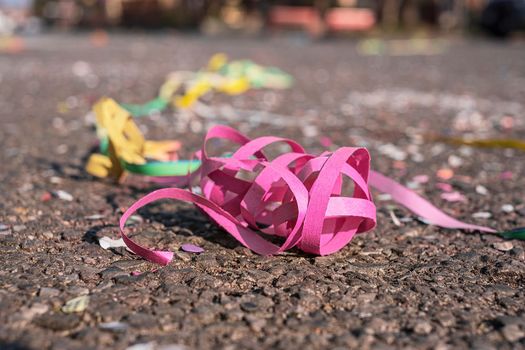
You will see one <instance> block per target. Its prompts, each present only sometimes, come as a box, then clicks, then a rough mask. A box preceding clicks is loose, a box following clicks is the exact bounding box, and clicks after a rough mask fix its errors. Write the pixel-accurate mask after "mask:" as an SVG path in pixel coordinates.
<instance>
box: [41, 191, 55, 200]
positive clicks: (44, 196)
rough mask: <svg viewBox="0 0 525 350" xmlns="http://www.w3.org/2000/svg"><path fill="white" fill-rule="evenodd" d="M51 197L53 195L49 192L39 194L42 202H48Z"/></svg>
mask: <svg viewBox="0 0 525 350" xmlns="http://www.w3.org/2000/svg"><path fill="white" fill-rule="evenodd" d="M52 198H53V195H52V194H51V193H49V192H44V193H43V194H42V195H41V196H40V200H41V201H42V202H48V201H50V200H51V199H52Z"/></svg>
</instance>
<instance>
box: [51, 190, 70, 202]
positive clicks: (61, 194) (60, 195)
mask: <svg viewBox="0 0 525 350" xmlns="http://www.w3.org/2000/svg"><path fill="white" fill-rule="evenodd" d="M54 194H55V196H57V197H58V198H59V199H62V200H64V201H67V202H71V201H72V200H73V199H74V198H73V196H72V195H71V194H70V193H68V192H66V191H62V190H58V191H55V192H54Z"/></svg>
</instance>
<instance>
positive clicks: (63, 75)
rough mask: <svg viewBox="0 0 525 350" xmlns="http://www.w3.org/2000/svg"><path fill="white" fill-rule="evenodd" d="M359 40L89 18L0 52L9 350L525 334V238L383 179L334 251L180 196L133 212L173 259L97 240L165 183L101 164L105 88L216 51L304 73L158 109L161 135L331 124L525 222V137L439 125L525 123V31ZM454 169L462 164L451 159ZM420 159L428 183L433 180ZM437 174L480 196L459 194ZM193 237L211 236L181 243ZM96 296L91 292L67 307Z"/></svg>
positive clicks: (477, 203)
mask: <svg viewBox="0 0 525 350" xmlns="http://www.w3.org/2000/svg"><path fill="white" fill-rule="evenodd" d="M356 44H357V43H356V42H355V41H347V40H328V41H324V42H310V41H309V40H307V39H305V38H303V37H301V36H296V35H287V36H284V37H281V38H275V39H274V38H264V39H260V40H254V39H246V38H227V39H226V38H212V39H210V38H200V37H197V36H190V35H187V36H183V35H176V34H157V35H151V36H150V35H141V34H135V35H124V34H120V35H111V36H110V39H109V46H107V47H95V46H93V45H92V44H91V42H90V40H89V37H88V36H87V35H80V34H79V35H75V36H71V35H67V36H66V35H60V34H55V35H46V36H42V37H35V38H30V39H27V40H26V50H25V51H24V52H22V53H19V54H16V55H0V80H1V84H0V120H1V123H2V124H1V128H0V146H1V148H0V164H1V171H0V191H1V193H2V201H1V202H0V266H1V267H0V348H2V349H77V348H78V349H107V348H115V349H125V348H128V347H130V346H132V345H135V348H134V349H135V350H136V349H183V348H189V349H192V348H193V349H210V348H224V349H254V348H276V349H298V348H302V349H327V348H332V349H346V348H359V349H391V348H405V349H465V348H471V349H519V348H525V309H524V304H523V301H524V300H525V292H524V286H525V251H524V248H525V244H524V243H523V242H519V241H503V240H502V239H500V238H498V237H496V236H493V235H489V234H479V233H468V232H461V231H457V230H442V229H438V228H435V227H433V226H428V225H426V224H424V223H422V222H420V221H418V220H417V218H415V217H414V216H412V215H411V214H410V213H409V212H407V211H406V210H404V209H402V208H399V207H397V206H395V205H394V204H393V203H391V202H390V201H388V200H385V199H387V198H385V197H384V196H377V194H376V203H377V206H378V208H379V209H378V226H377V228H376V229H375V230H374V231H372V232H369V233H366V234H362V235H359V236H358V237H356V238H355V239H354V240H353V241H352V242H351V243H350V244H349V245H348V247H346V248H345V249H343V250H342V251H341V252H339V253H336V254H333V255H331V256H327V257H314V256H310V255H305V254H303V253H301V252H300V251H296V250H293V251H291V252H287V253H285V254H282V255H279V256H275V257H261V256H257V255H255V254H253V253H251V252H250V251H249V250H247V249H245V248H244V247H242V246H240V245H239V244H238V243H237V242H236V241H235V240H234V239H232V238H231V237H229V235H228V234H226V233H225V232H224V231H222V230H220V229H218V228H217V227H216V226H214V225H213V224H211V223H210V221H209V220H208V219H207V218H205V217H204V216H203V215H201V214H200V212H198V211H197V210H195V209H194V208H193V207H192V206H190V205H187V204H181V203H173V202H160V203H157V204H154V205H151V206H149V207H148V208H145V209H144V210H141V211H140V212H139V214H140V218H142V219H143V220H139V219H140V218H137V224H135V225H134V226H133V227H132V228H131V231H132V232H134V233H137V234H138V233H139V232H140V233H141V234H140V235H137V236H136V239H137V240H139V241H140V242H142V243H144V244H147V245H149V246H152V247H153V246H155V247H162V248H165V249H170V250H174V251H177V253H176V256H175V259H174V261H173V263H171V264H170V265H169V266H167V267H163V268H159V267H157V266H154V265H153V264H150V263H147V262H145V261H143V260H141V259H138V258H136V257H135V256H133V255H131V254H130V253H128V252H127V251H126V250H125V249H124V248H115V249H112V250H104V249H102V248H101V247H100V246H99V244H98V239H99V238H101V237H104V236H107V237H110V238H117V237H118V228H117V222H118V219H119V217H120V214H121V212H122V210H123V208H126V207H127V206H129V205H130V204H131V203H133V201H135V200H136V199H138V198H139V197H140V196H141V195H144V194H145V193H147V192H148V191H150V190H151V189H152V187H151V186H149V185H147V184H144V183H142V182H141V181H140V179H139V178H134V177H131V178H129V179H128V181H127V182H126V183H125V184H124V185H121V186H115V185H114V184H112V183H111V182H110V181H101V180H98V179H94V178H92V177H91V176H89V175H88V174H86V173H85V171H84V170H83V165H84V162H85V159H86V157H87V155H88V154H89V150H90V149H91V148H92V147H93V146H94V144H95V135H94V132H93V130H92V128H91V127H90V125H89V124H90V118H91V117H90V115H89V114H88V112H89V109H90V106H91V104H92V103H93V102H94V101H96V99H97V98H99V97H101V96H103V95H109V96H112V97H114V98H116V99H117V100H119V101H121V102H129V103H132V102H135V103H138V102H142V101H145V100H147V99H150V98H152V97H153V96H154V95H155V93H156V89H157V88H158V87H159V86H160V84H161V83H162V81H163V79H164V76H165V75H166V74H167V73H168V72H170V71H171V70H177V69H197V68H199V67H201V66H203V65H204V64H205V63H206V61H207V59H208V57H209V56H210V55H211V54H213V53H215V52H218V51H225V52H227V53H229V54H230V55H231V56H232V57H234V58H251V59H254V60H256V61H257V62H259V63H262V64H268V65H276V66H278V67H280V68H282V69H284V70H287V71H289V72H290V73H291V74H293V75H294V76H295V77H296V85H295V86H294V87H293V88H292V89H291V90H288V91H251V92H249V93H247V94H245V95H242V96H237V97H226V96H217V95H216V96H212V97H209V98H207V99H206V100H205V103H206V104H207V105H208V106H211V107H212V108H215V109H216V111H215V112H214V113H204V112H202V111H201V112H200V114H201V116H197V115H195V114H192V113H190V112H186V113H175V112H172V111H170V112H166V113H164V114H162V115H157V116H152V117H148V118H145V119H143V120H141V121H140V124H141V125H142V127H143V130H144V131H145V132H146V135H147V137H148V138H152V139H155V138H178V139H181V140H183V141H184V144H185V145H184V154H185V155H189V154H190V153H191V152H192V151H194V150H196V149H197V147H199V146H200V142H201V140H202V137H203V134H204V132H205V130H206V129H207V128H208V127H209V126H210V125H212V124H214V123H229V124H230V125H232V126H235V127H237V128H239V129H240V130H242V131H243V132H246V133H247V134H248V135H250V136H252V137H254V136H259V135H265V134H270V133H272V134H277V135H282V136H288V137H292V138H295V139H297V140H298V141H300V142H301V143H303V144H304V145H305V146H306V147H307V148H308V149H309V150H310V151H312V152H320V151H321V150H322V149H324V147H323V146H322V144H323V143H324V144H326V143H328V140H327V139H326V138H324V136H326V137H329V138H330V140H331V142H332V143H333V144H335V145H356V144H359V145H366V146H367V147H369V149H370V151H371V153H372V157H373V158H372V164H373V165H372V166H373V167H374V168H375V169H376V170H379V171H381V172H384V173H387V174H389V175H390V176H392V177H394V178H396V179H398V180H399V181H401V182H403V183H408V185H410V186H412V187H418V188H417V189H416V190H417V191H419V192H420V193H422V194H424V195H425V196H426V197H428V198H430V199H431V200H432V201H433V202H434V203H436V204H437V205H439V206H440V207H442V208H444V209H445V210H446V211H447V212H449V213H451V214H453V215H455V216H457V217H459V218H462V219H464V220H466V221H470V222H474V223H479V224H485V225H491V226H493V227H496V228H498V229H509V228H513V227H516V226H525V203H524V202H523V188H524V185H525V181H524V180H523V179H524V178H525V177H524V176H523V175H524V172H525V170H524V168H523V164H524V161H525V153H523V152H520V151H513V150H491V149H473V148H467V147H461V148H457V147H454V146H450V145H445V144H436V143H434V142H425V141H424V140H422V137H421V135H423V134H424V133H426V132H429V131H431V132H437V133H451V134H456V135H457V134H460V133H462V132H465V133H469V134H471V135H474V136H483V137H485V136H487V137H497V136H498V137H521V138H523V136H524V135H525V134H524V132H525V124H524V123H525V46H524V44H523V43H519V42H517V43H507V44H499V43H491V42H482V41H464V40H460V39H450V40H449V41H448V47H447V50H446V51H445V52H444V53H443V54H441V55H433V56H408V57H389V56H380V57H377V56H371V57H365V56H360V55H359V54H358V51H357V50H356ZM235 110H237V111H239V110H242V111H244V112H242V111H241V112H242V113H238V114H232V111H235ZM247 110H248V111H249V110H265V111H270V112H272V113H275V114H279V115H261V114H258V116H259V117H260V118H256V117H254V115H256V116H257V114H254V113H247V112H246V111H247ZM204 114H206V116H204V117H203V116H202V115H204ZM286 116H288V117H286ZM449 168H450V169H452V170H453V172H454V176H453V177H452V178H451V179H449V180H442V179H439V178H438V177H437V174H438V172H439V170H442V171H441V172H440V173H439V174H441V175H445V176H446V175H447V173H449V171H448V170H445V171H443V169H449ZM416 175H427V176H428V177H429V181H428V182H427V183H422V184H419V185H418V183H415V182H414V181H413V180H412V179H413V177H414V176H416ZM419 179H421V177H419ZM438 182H441V183H447V184H449V185H451V187H452V190H453V191H457V192H459V194H461V195H463V196H464V198H462V199H461V200H459V201H456V202H451V201H447V200H445V199H443V198H442V197H441V195H442V190H440V189H439V188H437V187H436V183H438ZM439 186H441V188H442V187H443V185H439ZM58 191H65V194H64V192H58ZM67 194H69V195H70V196H68V195H67ZM71 197H72V198H71ZM456 197H457V196H456ZM447 198H450V197H447ZM473 214H476V215H474V217H473ZM392 216H394V217H395V218H397V219H398V220H399V222H397V225H396V223H395V222H394V221H395V220H393V219H392ZM140 221H143V222H140ZM185 243H188V244H195V245H198V246H201V247H203V248H204V249H205V251H204V252H203V253H201V254H191V253H186V252H183V251H181V250H180V247H181V245H182V244H185ZM139 272H140V273H139ZM78 297H80V301H81V302H86V301H87V302H88V304H87V307H86V308H85V310H84V311H80V310H79V311H78V312H69V313H68V312H66V310H70V308H71V307H72V306H71V305H70V304H68V307H64V305H65V304H66V302H68V301H69V300H71V299H73V298H78ZM77 302H78V300H77ZM75 305H76V306H78V305H80V307H79V308H80V309H82V303H80V304H78V303H77V304H75ZM84 306H85V305H84ZM137 344H138V345H137Z"/></svg>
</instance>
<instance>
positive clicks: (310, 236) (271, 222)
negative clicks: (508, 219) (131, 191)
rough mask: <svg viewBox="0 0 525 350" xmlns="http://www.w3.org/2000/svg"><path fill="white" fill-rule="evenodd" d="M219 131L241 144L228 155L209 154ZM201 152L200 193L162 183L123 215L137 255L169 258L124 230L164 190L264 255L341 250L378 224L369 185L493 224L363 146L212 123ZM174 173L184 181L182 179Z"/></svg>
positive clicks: (446, 223)
mask: <svg viewBox="0 0 525 350" xmlns="http://www.w3.org/2000/svg"><path fill="white" fill-rule="evenodd" d="M217 138H218V139H224V140H228V141H233V142H234V143H236V144H238V145H239V146H240V147H239V148H238V149H237V150H236V151H235V152H234V153H233V155H232V156H231V157H228V158H226V157H210V156H209V155H208V154H207V152H206V145H207V143H208V141H209V140H211V139H217ZM277 142H281V143H286V144H288V145H289V146H290V148H291V152H288V153H283V154H281V155H279V156H278V157H276V158H275V159H273V160H269V159H268V158H267V157H266V156H265V155H264V153H263V151H262V150H263V148H265V147H267V146H269V145H271V144H274V143H277ZM198 157H199V158H200V159H201V161H202V166H201V168H200V169H199V170H198V171H197V172H196V173H194V174H192V176H191V177H188V178H193V179H194V178H198V179H199V181H200V186H201V189H202V196H201V195H197V194H194V193H192V192H190V191H188V190H183V189H179V188H165V189H160V190H157V191H154V192H152V193H150V194H148V195H146V196H145V197H143V198H141V199H140V200H138V201H137V202H136V203H134V204H133V205H132V206H131V207H130V208H129V209H128V210H126V212H125V213H124V215H123V216H122V218H121V219H120V231H121V234H122V238H123V240H124V242H125V243H126V245H127V246H128V247H129V249H131V250H132V251H133V252H134V253H136V254H137V255H139V256H142V257H144V258H145V259H147V260H149V261H152V262H155V263H158V264H161V265H166V264H168V263H169V262H170V261H171V260H172V259H173V253H172V252H169V251H156V250H151V249H148V248H145V247H142V246H140V245H138V244H136V243H135V242H133V241H132V240H131V239H130V238H129V237H128V236H127V235H126V234H125V232H124V225H125V223H126V221H127V219H128V218H129V216H130V215H132V214H133V213H134V212H135V211H136V210H138V209H139V208H141V207H143V206H144V205H147V204H148V203H151V202H153V201H156V200H158V199H164V198H171V199H178V200H183V201H187V202H192V203H194V204H195V205H196V206H197V207H199V208H200V209H201V210H202V211H203V212H205V213H206V214H207V215H208V216H209V217H210V218H211V219H212V220H213V221H215V222H216V223H217V224H218V225H219V226H221V227H222V228H224V229H225V230H226V231H227V232H229V233H230V234H231V235H232V236H233V237H235V238H236V239H237V240H238V241H239V242H240V243H241V244H242V245H244V246H245V247H247V248H249V249H251V250H253V251H254V252H256V253H259V254H262V255H271V254H277V253H280V252H283V251H285V250H288V249H291V248H292V247H298V248H299V249H301V250H303V251H305V252H307V253H311V254H317V255H327V254H331V253H334V252H336V251H338V250H340V249H341V248H343V247H344V246H345V245H346V244H348V242H350V240H351V239H352V238H353V237H354V235H355V234H356V233H362V232H366V231H369V230H371V229H372V228H374V226H375V225H376V207H375V205H374V202H373V200H372V196H371V194H370V190H369V186H371V187H374V188H376V189H378V190H379V191H381V192H385V193H388V194H390V195H391V196H392V198H393V200H395V201H396V202H398V203H400V204H402V205H404V206H405V207H407V208H408V209H410V210H412V211H413V212H414V213H416V214H417V215H419V216H421V217H423V218H424V219H426V220H427V221H429V222H431V223H433V224H435V225H438V226H441V227H447V228H461V229H468V230H480V231H486V232H495V231H494V230H493V229H491V228H489V227H484V226H477V225H471V224H467V223H463V222H461V221H458V220H456V219H454V218H452V217H450V216H448V215H447V214H445V213H444V212H442V211H441V210H439V209H438V208H436V207H435V206H433V205H432V204H430V203H429V202H428V201H426V200H425V199H423V198H422V197H420V196H419V195H417V194H416V193H414V192H413V191H411V190H409V189H408V188H406V187H404V186H402V185H400V184H399V183H397V182H396V181H394V180H392V179H390V178H388V177H386V176H384V175H381V174H379V173H377V172H374V171H370V155H369V153H368V151H367V150H366V149H365V148H356V147H342V148H339V149H338V150H336V151H335V152H331V153H329V152H325V153H323V154H321V155H319V156H314V155H311V154H307V153H306V152H305V150H304V149H303V147H302V146H301V145H299V144H298V143H296V142H295V141H292V140H289V139H284V138H279V137H274V136H266V137H259V138H257V139H254V140H250V139H248V138H247V137H246V136H244V135H242V134H241V133H239V132H238V131H236V130H234V129H232V128H229V127H226V126H216V127H214V128H212V129H211V130H210V131H209V132H208V134H207V135H206V138H205V140H204V144H203V147H202V150H201V151H200V152H198ZM247 175H248V176H247ZM344 178H348V179H350V180H351V181H352V182H353V184H354V190H353V194H352V196H350V197H347V196H343V195H342V189H343V182H344V181H343V180H344ZM165 180H166V179H165ZM173 180H174V181H175V182H177V183H178V184H180V183H181V180H180V179H173ZM261 233H264V234H267V235H274V236H279V237H282V239H283V240H284V242H283V243H282V244H281V245H280V246H279V245H276V244H274V243H271V242H270V241H268V240H266V239H265V238H264V237H263V236H262V235H261Z"/></svg>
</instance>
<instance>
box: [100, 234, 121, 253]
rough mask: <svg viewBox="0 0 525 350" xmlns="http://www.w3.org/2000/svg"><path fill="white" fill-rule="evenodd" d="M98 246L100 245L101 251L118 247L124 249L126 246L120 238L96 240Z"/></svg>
mask: <svg viewBox="0 0 525 350" xmlns="http://www.w3.org/2000/svg"><path fill="white" fill-rule="evenodd" d="M98 244H100V246H101V247H102V248H103V249H106V250H107V249H111V248H119V247H125V246H126V244H125V243H124V241H123V240H122V238H119V239H113V238H109V237H102V238H100V239H99V240H98Z"/></svg>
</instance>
